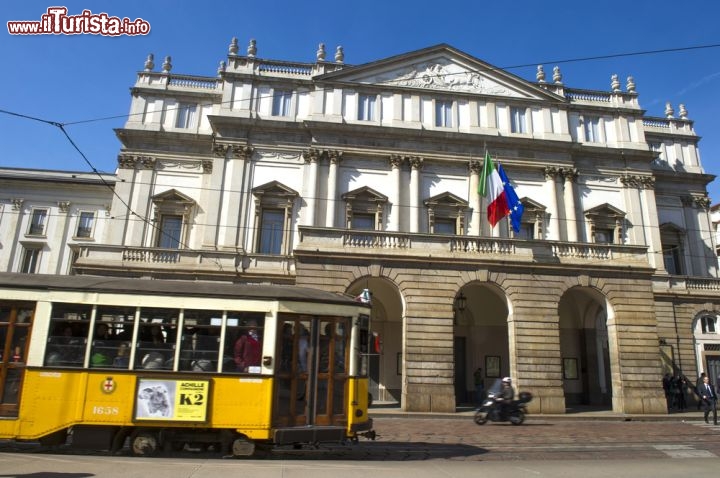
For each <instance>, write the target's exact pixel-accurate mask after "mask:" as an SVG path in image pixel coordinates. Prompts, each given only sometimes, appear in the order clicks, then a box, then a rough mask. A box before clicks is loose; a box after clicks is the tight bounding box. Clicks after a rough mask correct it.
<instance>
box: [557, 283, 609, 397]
mask: <svg viewBox="0 0 720 478" xmlns="http://www.w3.org/2000/svg"><path fill="white" fill-rule="evenodd" d="M558 314H559V316H560V353H561V357H562V366H563V391H564V393H565V404H566V406H567V407H568V408H573V406H578V405H592V406H595V407H601V408H607V409H611V408H612V397H613V390H612V375H611V367H610V364H611V360H610V345H609V344H610V342H611V341H610V340H609V335H608V308H607V301H606V300H605V297H604V296H603V295H602V294H600V292H598V291H597V290H595V289H593V288H590V287H574V288H572V289H570V290H568V291H567V292H565V294H563V296H562V298H561V299H560V303H559V304H558Z"/></svg>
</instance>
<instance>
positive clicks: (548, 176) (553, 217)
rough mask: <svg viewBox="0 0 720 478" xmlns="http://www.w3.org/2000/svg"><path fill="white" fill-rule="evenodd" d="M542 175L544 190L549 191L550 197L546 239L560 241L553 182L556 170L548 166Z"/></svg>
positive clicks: (554, 184)
mask: <svg viewBox="0 0 720 478" xmlns="http://www.w3.org/2000/svg"><path fill="white" fill-rule="evenodd" d="M544 173H545V184H546V189H549V191H548V194H549V197H550V204H549V209H550V227H549V228H548V230H549V233H548V235H547V238H546V239H549V240H560V217H559V216H560V215H559V210H558V200H557V181H556V180H555V177H556V176H557V173H558V170H557V168H555V167H551V166H548V167H546V168H545V170H544Z"/></svg>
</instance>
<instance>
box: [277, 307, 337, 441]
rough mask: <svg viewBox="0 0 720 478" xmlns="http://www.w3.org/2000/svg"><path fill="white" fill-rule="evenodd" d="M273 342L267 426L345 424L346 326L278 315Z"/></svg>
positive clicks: (332, 320)
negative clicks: (273, 368) (275, 359)
mask: <svg viewBox="0 0 720 478" xmlns="http://www.w3.org/2000/svg"><path fill="white" fill-rule="evenodd" d="M281 319H282V320H281V321H280V329H279V330H280V333H279V334H278V338H277V343H276V357H278V360H279V363H278V364H277V367H276V371H275V391H274V397H273V405H274V406H273V426H276V427H283V426H285V427H287V426H305V425H345V424H346V423H347V417H346V407H345V403H346V400H345V391H346V386H345V385H346V383H347V379H348V370H347V366H348V364H349V359H348V353H349V352H350V337H349V334H348V332H349V330H350V323H349V321H348V319H346V318H343V317H337V318H322V319H320V318H308V317H307V316H303V317H282V316H281Z"/></svg>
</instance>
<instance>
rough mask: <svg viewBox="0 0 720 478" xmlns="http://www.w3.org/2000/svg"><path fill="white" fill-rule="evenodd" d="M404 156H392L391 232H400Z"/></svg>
mask: <svg viewBox="0 0 720 478" xmlns="http://www.w3.org/2000/svg"><path fill="white" fill-rule="evenodd" d="M402 159H403V158H402V156H400V155H397V154H391V155H390V185H391V186H390V187H391V189H390V208H391V209H390V230H391V231H399V230H400V214H401V213H402V212H401V211H400V167H401V166H402Z"/></svg>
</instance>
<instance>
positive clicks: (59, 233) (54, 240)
mask: <svg viewBox="0 0 720 478" xmlns="http://www.w3.org/2000/svg"><path fill="white" fill-rule="evenodd" d="M57 205H58V223H57V227H56V228H55V234H54V236H53V237H49V236H48V243H49V244H62V245H63V246H65V244H67V238H68V237H72V236H74V235H75V234H72V233H71V234H68V228H69V226H70V224H69V222H70V221H68V213H69V212H70V201H58V203H57ZM48 212H50V211H48ZM79 215H80V214H79V213H78V216H79ZM69 253H70V248H67V247H63V248H62V250H60V251H57V254H50V260H49V261H48V268H47V271H48V273H50V274H65V273H66V272H67V269H66V270H63V260H64V259H65V258H64V257H63V256H64V255H65V254H69Z"/></svg>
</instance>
